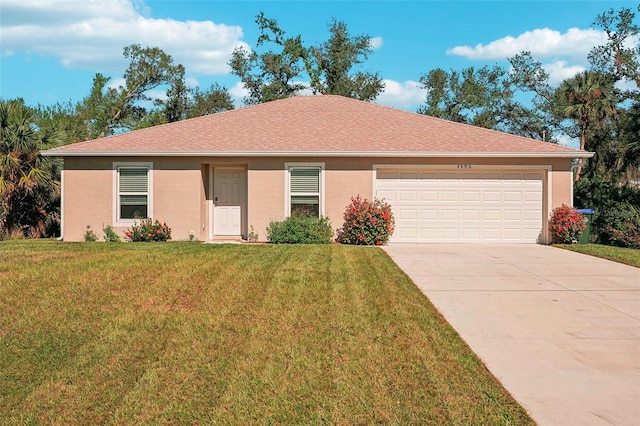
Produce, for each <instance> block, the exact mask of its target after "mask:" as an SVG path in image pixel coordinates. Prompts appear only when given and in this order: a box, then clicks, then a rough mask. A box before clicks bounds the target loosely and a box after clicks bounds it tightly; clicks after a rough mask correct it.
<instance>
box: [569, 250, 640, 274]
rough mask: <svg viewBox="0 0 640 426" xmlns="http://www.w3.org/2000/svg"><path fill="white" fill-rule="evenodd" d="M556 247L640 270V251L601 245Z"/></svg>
mask: <svg viewBox="0 0 640 426" xmlns="http://www.w3.org/2000/svg"><path fill="white" fill-rule="evenodd" d="M556 247H560V248H563V249H566V250H571V251H576V252H578V253H584V254H589V255H591V256H596V257H601V258H603V259H609V260H613V261H615V262H619V263H624V264H625V265H631V266H635V267H636V268H640V250H635V249H629V248H622V247H612V246H603V245H600V244H558V245H557V246H556Z"/></svg>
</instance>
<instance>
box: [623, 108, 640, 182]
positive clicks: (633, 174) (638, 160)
mask: <svg viewBox="0 0 640 426" xmlns="http://www.w3.org/2000/svg"><path fill="white" fill-rule="evenodd" d="M629 116H630V120H629V128H628V132H627V137H626V140H625V141H624V142H623V146H622V152H623V155H624V157H623V169H624V171H625V172H626V173H627V180H628V181H631V180H636V179H638V177H639V176H640V103H636V104H635V105H633V106H632V107H631V108H630V110H629Z"/></svg>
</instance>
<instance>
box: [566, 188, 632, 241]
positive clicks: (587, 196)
mask: <svg viewBox="0 0 640 426" xmlns="http://www.w3.org/2000/svg"><path fill="white" fill-rule="evenodd" d="M574 196H575V204H576V206H579V207H583V208H590V209H593V210H594V212H595V213H594V215H593V223H592V225H591V242H594V243H598V244H604V245H610V246H618V247H627V248H636V249H640V188H638V187H635V186H632V185H622V186H621V185H616V184H614V183H612V182H608V181H605V180H603V179H601V178H598V177H594V178H587V177H583V178H580V180H579V181H578V182H576V184H575V186H574Z"/></svg>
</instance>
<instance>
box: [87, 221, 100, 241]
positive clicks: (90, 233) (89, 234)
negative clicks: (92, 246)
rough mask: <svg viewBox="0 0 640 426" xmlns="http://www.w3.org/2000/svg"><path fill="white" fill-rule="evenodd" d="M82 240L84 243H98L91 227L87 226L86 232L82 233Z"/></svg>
mask: <svg viewBox="0 0 640 426" xmlns="http://www.w3.org/2000/svg"><path fill="white" fill-rule="evenodd" d="M84 240H85V241H98V236H97V235H96V233H95V232H93V229H91V225H87V229H86V231H84Z"/></svg>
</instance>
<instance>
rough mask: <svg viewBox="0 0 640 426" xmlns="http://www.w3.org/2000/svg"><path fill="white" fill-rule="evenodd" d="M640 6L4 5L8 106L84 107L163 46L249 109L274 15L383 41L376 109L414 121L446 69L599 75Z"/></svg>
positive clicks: (164, 1) (62, 1)
mask: <svg viewBox="0 0 640 426" xmlns="http://www.w3.org/2000/svg"><path fill="white" fill-rule="evenodd" d="M637 5H638V2H637V1H607V0H599V1H542V0H538V1H515V0H512V1H479V0H478V1H455V0H454V1H242V0H240V1H238V0H236V1H206V0H96V1H91V0H0V47H1V52H0V54H1V56H0V60H1V67H0V97H1V98H4V99H10V98H15V97H22V98H24V99H25V101H26V102H27V104H30V105H36V104H45V105H48V104H53V103H56V102H65V101H69V100H70V101H72V102H76V101H79V100H81V99H82V98H83V97H84V96H86V95H87V94H88V92H89V89H90V87H91V81H92V78H93V76H94V74H95V73H97V72H100V73H102V74H105V75H107V76H110V77H111V78H112V79H113V80H112V84H114V85H117V84H118V83H119V79H121V77H122V73H123V71H124V69H125V68H126V65H127V63H126V61H125V60H124V59H123V57H122V48H123V47H124V46H126V45H129V44H132V43H139V44H141V45H143V46H157V47H160V48H161V49H163V50H164V51H165V52H167V53H169V54H170V55H172V56H173V57H174V59H175V61H176V62H178V63H182V64H183V65H184V66H185V68H186V71H187V72H186V75H187V82H188V84H189V85H191V86H195V85H198V86H200V87H202V88H206V87H208V86H209V85H210V84H211V83H213V82H217V83H220V84H222V85H224V86H226V87H227V88H229V89H230V91H231V93H232V95H233V96H234V98H235V99H236V100H237V105H238V106H240V105H241V102H240V99H241V98H242V95H243V88H242V87H241V84H240V83H239V81H238V79H237V78H236V77H234V76H232V75H230V74H229V68H228V66H227V62H228V60H229V55H230V53H231V51H232V50H233V48H234V47H236V46H239V45H245V46H248V47H253V46H254V45H255V42H256V39H257V27H256V25H255V22H254V20H255V16H256V15H257V14H258V13H259V12H260V11H263V12H264V13H265V15H266V16H267V17H269V18H273V19H276V20H277V21H278V23H279V25H280V27H281V28H282V29H283V30H285V31H286V33H287V34H288V35H291V36H294V35H298V34H300V35H302V38H303V40H304V42H305V43H306V44H307V45H310V44H318V43H321V42H323V41H325V40H326V39H327V38H328V30H327V24H328V23H329V22H330V21H331V19H332V18H336V19H337V20H339V21H344V22H345V23H346V24H347V26H348V29H349V32H350V33H351V34H367V35H369V36H371V37H372V46H374V47H375V50H374V52H373V54H372V55H371V57H370V58H369V60H368V61H367V62H366V63H365V64H364V69H366V70H370V71H377V72H379V73H380V74H381V76H382V78H383V79H385V82H386V89H385V92H384V93H383V94H382V95H380V96H379V97H378V99H377V101H376V102H377V103H380V104H383V105H389V106H393V107H397V108H401V109H405V110H408V111H415V110H416V109H417V108H418V106H419V105H420V104H422V102H423V100H424V96H425V91H424V90H423V89H421V88H420V87H419V86H418V80H419V78H420V76H421V75H422V74H424V73H427V72H428V71H429V70H431V69H433V68H436V67H440V68H444V69H446V70H449V69H462V68H465V67H469V66H476V67H480V66H483V65H485V64H488V65H493V64H500V65H503V66H507V65H508V63H507V62H506V58H507V57H509V56H513V55H515V54H517V53H518V52H520V51H522V50H529V51H532V54H533V56H534V57H535V58H536V59H537V60H539V61H540V62H542V63H543V65H544V66H545V68H546V69H547V71H548V72H549V74H550V75H551V79H552V80H553V81H555V82H559V81H561V80H562V79H564V78H567V77H570V76H571V75H573V74H575V73H576V72H579V71H582V70H583V69H585V68H586V67H587V66H588V63H587V53H588V52H589V50H590V48H591V47H593V46H594V45H598V44H602V43H604V41H605V36H604V34H603V33H602V32H600V31H597V30H595V29H593V28H591V23H592V22H593V20H594V19H595V17H596V16H597V15H598V14H600V13H602V12H604V11H606V10H608V9H609V8H613V9H615V10H618V9H620V8H622V7H627V8H631V9H632V10H634V11H635V10H636V8H637Z"/></svg>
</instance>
